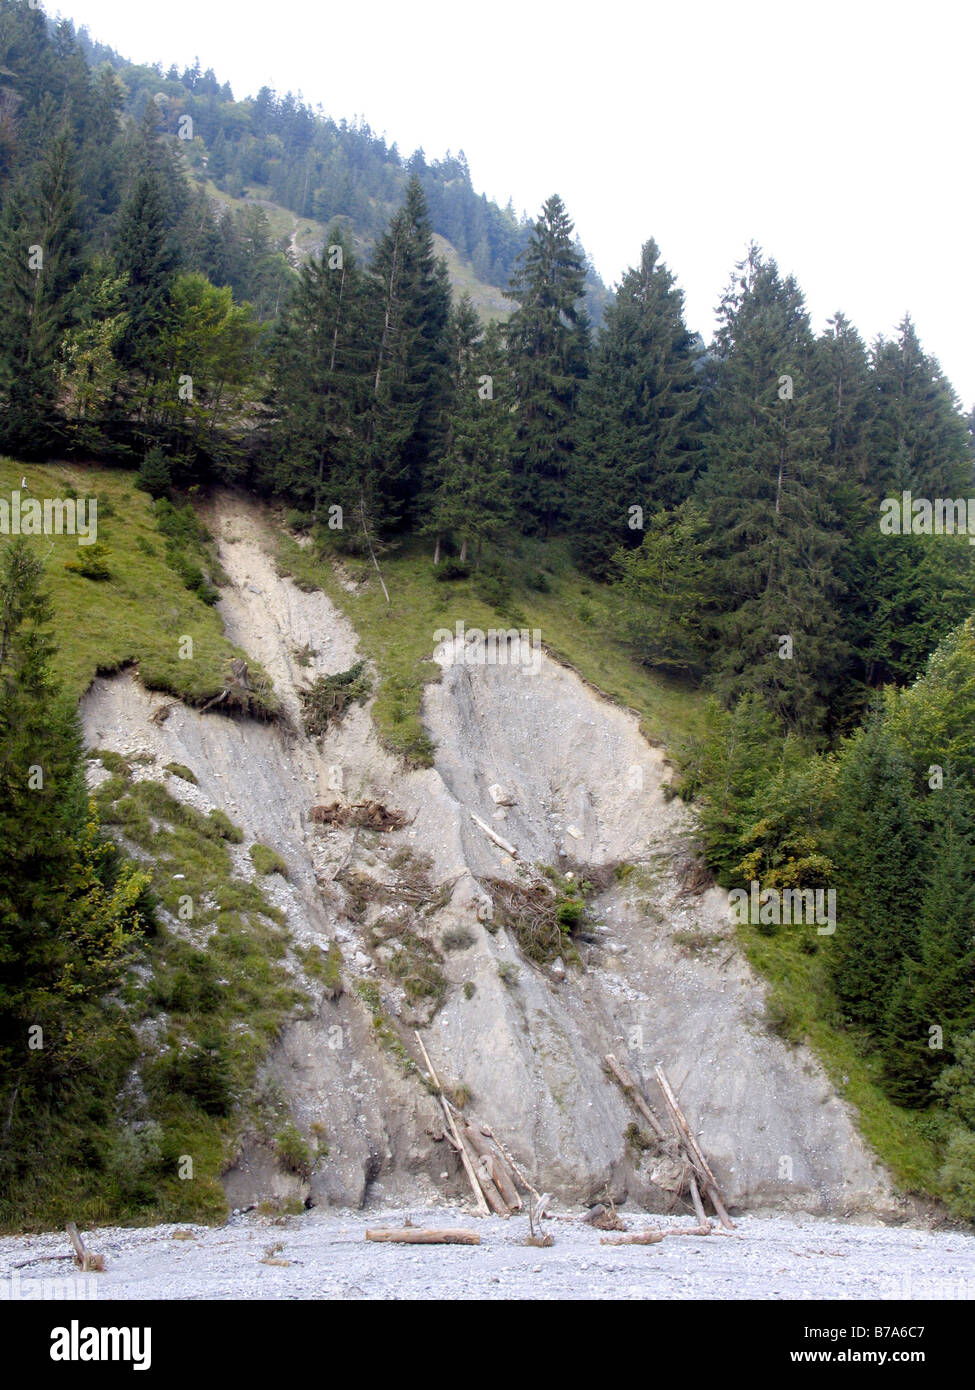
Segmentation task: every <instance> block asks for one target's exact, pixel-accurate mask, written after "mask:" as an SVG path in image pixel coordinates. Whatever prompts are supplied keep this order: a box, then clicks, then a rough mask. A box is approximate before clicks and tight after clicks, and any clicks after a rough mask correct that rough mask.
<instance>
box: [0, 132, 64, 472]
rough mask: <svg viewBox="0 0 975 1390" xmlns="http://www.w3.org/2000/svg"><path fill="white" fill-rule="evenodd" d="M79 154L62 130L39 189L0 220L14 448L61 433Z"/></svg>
mask: <svg viewBox="0 0 975 1390" xmlns="http://www.w3.org/2000/svg"><path fill="white" fill-rule="evenodd" d="M73 158H74V147H73V142H72V140H71V136H70V134H69V132H68V130H67V129H66V128H62V129H61V130H60V131H59V132H58V133H57V134H56V135H55V137H54V138H53V139H52V141H51V142H50V144H49V145H48V147H47V149H46V151H45V154H44V157H43V160H42V162H41V164H40V167H39V170H38V173H37V177H36V182H35V184H34V187H33V188H32V189H22V190H20V191H18V190H14V191H13V192H12V193H11V194H10V195H9V196H8V198H7V200H6V204H5V207H4V212H3V217H2V219H0V317H2V320H3V334H2V335H0V441H2V443H3V445H4V447H6V448H7V449H10V450H12V451H15V452H25V453H30V452H36V451H38V450H42V449H44V448H46V447H50V445H51V443H52V442H53V440H54V438H55V436H56V429H57V423H58V409H57V386H58V370H57V369H58V350H59V347H60V343H61V338H62V335H63V334H64V332H65V331H66V330H67V328H68V326H69V325H70V322H71V317H72V312H73V308H74V305H73V295H72V290H73V286H74V283H75V281H76V280H77V278H78V275H79V273H80V263H79V257H78V243H79V237H78V227H77V221H76V209H77V189H76V186H75V180H74V174H73V167H72V166H73Z"/></svg>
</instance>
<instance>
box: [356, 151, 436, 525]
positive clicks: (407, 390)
mask: <svg viewBox="0 0 975 1390" xmlns="http://www.w3.org/2000/svg"><path fill="white" fill-rule="evenodd" d="M371 270H372V275H373V277H374V281H375V284H376V309H377V325H376V330H375V331H376V338H377V343H376V355H375V377H374V382H373V407H372V420H371V437H370V445H371V450H372V468H373V475H374V478H375V482H376V506H377V508H378V518H377V519H378V522H379V525H380V527H384V528H389V527H391V526H394V525H399V524H402V523H403V522H405V521H407V520H409V518H410V516H411V514H412V507H413V505H414V499H416V497H417V496H418V495H419V493H420V492H421V490H422V488H423V482H424V474H425V471H426V468H427V466H428V464H429V461H430V459H431V457H432V456H433V454H434V452H435V451H436V449H437V448H438V447H439V446H440V444H441V443H442V440H443V430H444V423H445V407H446V400H447V393H448V389H449V379H448V371H447V343H446V334H447V323H448V316H449V311H450V286H449V281H448V278H447V268H446V265H445V264H444V262H443V260H442V259H440V260H438V259H437V257H436V256H435V254H434V244H433V232H432V231H431V229H430V219H429V215H428V213H427V207H426V200H425V198H424V195H423V190H422V188H421V187H420V182H419V179H418V178H417V177H416V176H414V177H413V178H412V179H411V180H410V183H409V186H408V187H407V191H406V198H405V201H404V203H403V206H402V207H401V208H400V209H399V211H398V212H397V213H395V214H394V216H393V218H392V220H391V222H390V224H389V227H388V228H387V229H386V232H385V234H384V235H383V236H382V238H381V239H380V241H379V244H378V245H377V247H376V251H375V254H374V256H373V260H372V265H371Z"/></svg>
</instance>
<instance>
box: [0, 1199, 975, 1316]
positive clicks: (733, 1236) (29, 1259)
mask: <svg viewBox="0 0 975 1390" xmlns="http://www.w3.org/2000/svg"><path fill="white" fill-rule="evenodd" d="M407 1217H409V1218H410V1219H411V1220H412V1222H413V1224H414V1225H417V1226H464V1227H468V1228H475V1229H477V1230H478V1231H479V1232H480V1235H481V1244H480V1245H479V1246H471V1247H465V1246H407V1245H385V1244H376V1243H373V1242H367V1241H366V1239H365V1232H366V1228H367V1227H371V1226H386V1225H390V1226H400V1225H402V1224H403V1222H404V1220H405V1219H406V1218H407ZM626 1224H627V1226H628V1228H629V1229H630V1230H642V1229H645V1228H646V1227H648V1226H652V1225H656V1224H663V1225H665V1226H667V1227H672V1226H674V1225H677V1224H678V1223H676V1222H671V1221H669V1220H667V1219H665V1218H660V1219H659V1223H658V1219H657V1218H654V1217H652V1216H646V1215H643V1214H640V1215H638V1216H637V1215H635V1216H634V1217H633V1218H626ZM685 1224H687V1223H685ZM545 1229H546V1230H547V1231H548V1232H550V1233H551V1234H552V1235H553V1236H554V1241H555V1243H554V1245H552V1246H551V1247H550V1248H548V1249H537V1248H531V1247H527V1246H526V1245H525V1244H524V1241H525V1238H526V1237H527V1235H528V1222H527V1219H526V1218H523V1217H514V1218H512V1219H511V1220H510V1221H502V1220H500V1219H498V1218H494V1217H492V1218H491V1219H489V1220H483V1219H482V1220H478V1219H477V1218H475V1217H472V1216H469V1215H468V1214H467V1213H466V1212H464V1211H462V1210H460V1209H458V1208H456V1207H453V1208H447V1207H442V1208H437V1209H430V1208H427V1209H422V1210H420V1209H417V1208H413V1209H406V1208H398V1209H395V1210H390V1209H386V1210H380V1211H371V1212H368V1213H363V1212H348V1211H346V1212H336V1211H330V1212H315V1211H312V1212H308V1213H306V1214H304V1215H302V1216H297V1217H288V1218H285V1219H280V1218H279V1219H278V1220H277V1221H274V1220H271V1219H269V1218H267V1217H262V1216H258V1215H257V1214H253V1213H252V1214H245V1215H239V1216H235V1217H232V1218H231V1220H230V1221H229V1222H228V1224H227V1225H225V1226H223V1227H218V1228H215V1229H208V1228H206V1227H186V1226H183V1227H177V1226H157V1227H153V1228H150V1229H146V1230H124V1229H104V1230H98V1231H91V1232H89V1233H86V1237H85V1238H86V1242H87V1244H88V1247H89V1249H90V1250H92V1251H95V1252H98V1253H100V1254H103V1255H104V1256H105V1264H106V1268H105V1272H104V1273H103V1274H98V1275H89V1276H86V1280H87V1283H86V1280H84V1279H82V1278H81V1276H78V1284H77V1287H76V1288H75V1289H74V1290H73V1291H72V1290H62V1294H61V1296H64V1295H65V1294H67V1295H68V1296H72V1297H94V1298H97V1299H101V1300H105V1299H241V1298H247V1299H312V1298H321V1299H384V1300H388V1299H431V1298H434V1299H436V1298H449V1299H452V1300H453V1299H512V1298H515V1299H590V1298H595V1299H678V1300H687V1299H865V1298H870V1299H878V1298H879V1299H905V1298H906V1299H937V1300H943V1299H951V1300H955V1299H970V1298H973V1297H975V1235H972V1234H966V1233H962V1232H954V1231H948V1232H946V1231H929V1230H924V1229H920V1228H918V1227H914V1226H899V1227H890V1226H881V1225H872V1226H864V1225H855V1224H845V1223H839V1222H835V1221H826V1220H822V1219H820V1218H816V1217H796V1216H781V1215H776V1216H768V1217H762V1216H757V1215H749V1216H745V1217H742V1218H741V1219H740V1220H739V1221H738V1223H737V1228H736V1230H735V1231H733V1232H728V1233H721V1232H720V1228H716V1229H715V1231H714V1233H713V1234H712V1235H711V1236H709V1237H706V1238H702V1237H700V1236H697V1237H695V1236H688V1237H683V1238H681V1239H667V1240H664V1241H662V1242H660V1243H658V1244H655V1245H649V1246H639V1245H638V1246H608V1245H601V1244H600V1232H599V1231H595V1230H593V1229H591V1228H590V1227H589V1226H587V1225H585V1224H584V1223H581V1222H579V1221H575V1220H571V1221H570V1220H558V1219H556V1220H550V1221H546V1223H545ZM176 1231H183V1232H186V1231H192V1233H193V1238H192V1239H187V1238H182V1239H180V1238H176V1237H175V1236H174V1232H176ZM65 1246H66V1238H65V1237H64V1236H63V1235H62V1234H59V1233H53V1232H52V1233H49V1234H44V1235H37V1236H11V1237H6V1238H3V1239H0V1299H10V1298H15V1299H16V1298H26V1297H30V1298H38V1297H41V1296H43V1287H44V1285H43V1282H42V1281H45V1280H65V1279H70V1278H72V1277H73V1276H72V1266H71V1265H70V1263H69V1262H68V1261H66V1260H64V1259H60V1260H58V1259H55V1258H54V1257H56V1256H63V1255H64V1254H65ZM274 1247H279V1248H274ZM268 1258H270V1259H272V1260H276V1261H281V1262H282V1263H277V1264H268V1263H265V1262H264V1261H265V1260H266V1259H268ZM284 1261H287V1262H288V1263H283V1262H284ZM18 1266H19V1267H18ZM47 1296H48V1297H52V1296H54V1292H53V1290H49V1291H48V1293H47Z"/></svg>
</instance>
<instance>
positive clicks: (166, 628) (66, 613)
mask: <svg viewBox="0 0 975 1390" xmlns="http://www.w3.org/2000/svg"><path fill="white" fill-rule="evenodd" d="M24 478H26V480H27V489H25V490H24V496H25V497H27V496H31V497H36V498H40V499H43V498H45V497H48V498H56V497H60V498H70V497H72V496H74V495H76V496H78V497H79V498H94V499H96V500H97V503H98V510H97V520H98V530H97V537H98V540H97V546H83V545H79V544H78V541H77V538H76V537H74V536H67V535H66V536H37V537H35V538H34V541H33V543H34V545H35V546H36V548H37V553H38V554H39V555H40V557H41V559H42V561H43V563H44V569H45V573H46V580H47V589H48V591H49V593H50V595H51V599H52V603H53V607H54V623H53V629H52V632H53V636H54V640H55V642H56V643H57V647H58V655H57V660H56V669H57V672H58V675H59V676H60V677H61V678H62V680H63V681H64V683H65V685H66V688H67V689H68V690H69V691H70V692H71V693H72V694H73V695H75V696H77V697H79V698H80V697H81V695H83V694H84V692H85V690H86V689H87V687H88V686H89V685H90V683H91V681H92V679H93V677H94V676H96V675H97V674H100V673H107V672H111V671H117V670H119V669H120V668H121V667H122V666H125V665H126V664H128V663H136V664H137V665H138V668H139V676H140V678H141V680H142V681H143V683H144V684H145V685H146V686H147V687H149V688H150V689H152V690H163V691H166V692H168V693H169V694H171V695H175V696H177V697H179V698H181V699H184V700H186V701H187V703H189V704H194V705H200V704H203V703H205V702H206V701H207V700H210V699H213V698H214V696H216V695H218V694H219V693H220V691H221V689H222V688H223V685H224V677H225V675H226V672H227V665H228V662H229V661H230V659H231V658H232V657H235V656H242V655H244V653H242V652H240V651H239V650H238V649H237V648H236V647H234V646H233V644H232V643H230V642H228V641H227V639H226V638H225V637H224V635H223V627H222V624H221V622H220V618H219V616H218V615H217V613H216V612H215V610H214V608H213V607H212V605H211V604H209V603H207V602H206V601H205V600H204V598H202V597H200V591H202V592H203V593H208V590H209V589H210V586H209V585H208V583H207V578H206V575H207V572H208V571H209V572H210V574H211V575H213V570H214V568H215V562H214V561H212V559H210V557H208V556H207V554H206V545H205V541H204V542H202V543H200V542H197V541H196V540H195V539H194V538H193V536H192V535H188V536H186V537H185V538H183V539H181V538H180V537H179V536H176V537H174V536H167V535H164V534H163V533H162V532H161V531H160V527H159V519H160V516H161V514H162V512H163V509H162V508H160V506H159V504H156V506H155V507H154V506H153V503H152V501H151V500H150V498H149V497H148V496H147V495H146V493H144V492H140V491H138V489H137V488H136V487H135V486H134V478H135V475H134V474H133V473H130V472H123V471H121V470H106V469H97V468H78V467H69V466H50V465H46V466H43V467H41V466H39V465H32V464H20V463H13V462H11V461H10V460H6V459H0V497H4V498H6V499H8V500H9V498H10V494H11V492H12V491H14V490H15V489H18V490H19V489H20V484H21V481H22V480H23V479H24ZM182 529H183V530H186V529H187V528H185V527H184V528H182ZM92 559H95V560H98V561H101V562H103V564H104V567H105V568H106V569H107V572H108V573H107V577H105V578H101V579H95V578H87V577H85V575H83V574H80V573H78V572H77V571H75V570H71V569H67V568H66V565H69V564H78V563H80V564H82V565H83V566H86V567H89V568H90V563H91V561H92ZM196 576H200V582H201V590H195V589H191V588H188V587H187V582H188V581H189V582H194V581H195V579H196ZM213 577H218V576H216V575H213ZM208 596H209V597H213V594H212V592H209V594H208ZM187 638H189V639H191V644H192V645H190V643H189V642H187V641H186V639H187ZM249 665H250V674H251V679H252V684H254V685H255V687H258V688H259V689H258V693H257V695H256V705H257V712H262V713H265V714H273V713H274V712H275V710H276V708H277V706H276V700H275V697H274V694H273V692H272V691H271V688H270V683H269V682H267V678H266V677H265V676H264V674H263V672H262V671H261V669H260V667H259V665H258V664H257V663H256V662H254V661H251V662H250V663H249Z"/></svg>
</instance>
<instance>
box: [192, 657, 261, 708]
mask: <svg viewBox="0 0 975 1390" xmlns="http://www.w3.org/2000/svg"><path fill="white" fill-rule="evenodd" d="M253 691H254V687H253V686H252V685H251V678H250V672H249V671H248V669H247V662H246V661H244V660H243V659H242V658H241V657H239V656H235V657H233V658H232V659H231V661H230V678H229V680H227V681H226V682H225V683H224V687H223V689H222V690H221V691H220V694H219V695H214V697H213V699H212V700H207V702H206V704H205V705H201V706H200V713H201V714H205V713H206V711H207V710H208V709H210V708H211V706H213V705H219V704H222V703H223V701H224V700H226V699H228V698H232V701H233V707H234V708H239V709H247V708H249V706H250V701H249V700H248V698H247V696H249V695H251V694H253Z"/></svg>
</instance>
